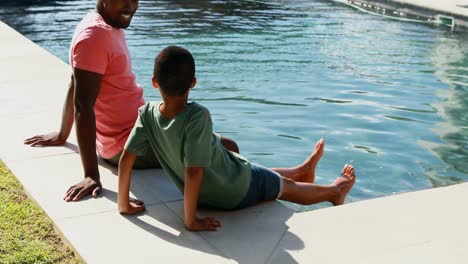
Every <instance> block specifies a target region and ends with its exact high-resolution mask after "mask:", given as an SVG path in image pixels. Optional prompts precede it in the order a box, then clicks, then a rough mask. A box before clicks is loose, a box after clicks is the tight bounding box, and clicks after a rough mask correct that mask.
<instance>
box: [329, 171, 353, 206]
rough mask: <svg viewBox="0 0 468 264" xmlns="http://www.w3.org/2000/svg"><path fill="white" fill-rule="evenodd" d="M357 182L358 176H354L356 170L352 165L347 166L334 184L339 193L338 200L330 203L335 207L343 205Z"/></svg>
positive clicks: (335, 199)
mask: <svg viewBox="0 0 468 264" xmlns="http://www.w3.org/2000/svg"><path fill="white" fill-rule="evenodd" d="M355 181H356V175H354V168H353V166H351V165H348V164H346V165H345V166H344V168H343V171H342V172H341V175H340V177H338V179H336V181H335V182H334V183H333V184H332V185H333V186H335V187H336V188H337V190H338V192H339V194H338V196H336V198H334V199H332V200H331V201H330V202H331V203H332V204H333V205H341V204H343V203H344V201H345V198H346V195H348V193H349V191H350V190H351V188H352V187H353V185H354V182H355Z"/></svg>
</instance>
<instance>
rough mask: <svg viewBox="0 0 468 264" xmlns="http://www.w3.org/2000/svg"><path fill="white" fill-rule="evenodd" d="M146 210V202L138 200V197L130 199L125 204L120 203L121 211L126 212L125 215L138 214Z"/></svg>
mask: <svg viewBox="0 0 468 264" xmlns="http://www.w3.org/2000/svg"><path fill="white" fill-rule="evenodd" d="M145 210H146V208H145V204H144V203H143V201H140V200H136V199H130V201H129V202H128V203H127V204H124V205H120V204H119V213H121V214H124V215H132V214H137V213H140V212H143V211H145Z"/></svg>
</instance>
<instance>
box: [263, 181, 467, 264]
mask: <svg viewBox="0 0 468 264" xmlns="http://www.w3.org/2000/svg"><path fill="white" fill-rule="evenodd" d="M467 200H468V183H464V184H459V185H454V186H450V187H444V188H438V189H431V190H425V191H419V192H412V193H406V194H401V195H396V196H390V197H384V198H379V199H373V200H368V201H364V202H357V203H352V204H347V205H344V206H340V207H334V208H327V209H322V210H317V211H311V212H305V213H300V214H295V215H294V216H293V217H291V218H290V219H289V220H288V222H287V223H286V224H287V225H288V226H289V230H288V232H286V234H285V236H284V237H283V239H282V240H281V242H280V243H279V245H278V248H277V250H276V252H275V253H274V254H273V255H272V258H271V260H270V262H269V263H281V264H284V263H306V262H315V263H455V264H456V263H460V264H462V263H468V251H467V250H466V249H468V240H467V239H466V238H467V237H468V228H466V223H468V210H467V209H468V206H467V205H466V201H467Z"/></svg>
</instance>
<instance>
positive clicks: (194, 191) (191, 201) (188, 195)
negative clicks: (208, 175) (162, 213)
mask: <svg viewBox="0 0 468 264" xmlns="http://www.w3.org/2000/svg"><path fill="white" fill-rule="evenodd" d="M184 175H185V186H184V213H185V219H184V223H185V227H186V228H187V229H188V230H190V231H216V228H218V227H220V226H221V223H220V222H219V221H218V220H216V219H214V218H212V217H205V218H197V216H196V214H197V203H198V193H199V191H200V185H201V182H202V178H203V168H202V167H186V168H185V170H184Z"/></svg>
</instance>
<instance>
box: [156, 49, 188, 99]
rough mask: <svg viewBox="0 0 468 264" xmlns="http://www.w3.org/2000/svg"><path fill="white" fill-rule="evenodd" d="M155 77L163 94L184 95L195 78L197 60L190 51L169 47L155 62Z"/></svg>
mask: <svg viewBox="0 0 468 264" xmlns="http://www.w3.org/2000/svg"><path fill="white" fill-rule="evenodd" d="M153 75H154V78H155V79H156V81H157V82H158V84H159V89H161V91H162V92H163V94H165V95H169V96H180V95H183V94H184V93H185V92H186V91H187V90H188V89H189V88H190V84H191V83H192V81H193V79H194V78H195V60H194V59H193V56H192V54H191V53H190V52H189V51H188V50H186V49H184V48H182V47H178V46H169V47H167V48H165V49H163V50H162V51H161V52H160V53H159V54H158V56H157V57H156V59H155V60H154V72H153Z"/></svg>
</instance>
